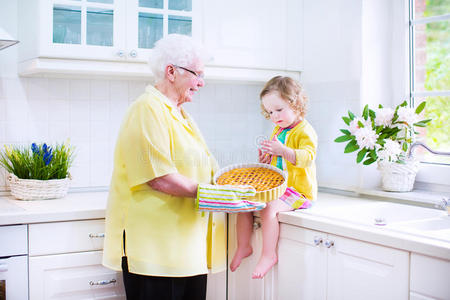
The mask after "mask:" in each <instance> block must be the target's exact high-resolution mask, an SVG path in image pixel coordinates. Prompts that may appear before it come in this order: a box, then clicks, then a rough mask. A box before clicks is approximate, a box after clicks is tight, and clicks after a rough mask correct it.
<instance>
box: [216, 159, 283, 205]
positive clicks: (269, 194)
mask: <svg viewBox="0 0 450 300" xmlns="http://www.w3.org/2000/svg"><path fill="white" fill-rule="evenodd" d="M237 168H266V169H269V170H272V171H275V172H277V173H279V174H280V175H282V176H283V178H284V182H283V183H282V184H281V185H280V186H277V187H274V188H272V189H270V190H267V191H260V192H256V194H255V196H252V197H248V198H246V200H249V201H256V202H264V203H265V202H269V201H272V200H274V199H277V198H279V197H281V196H282V195H283V194H284V192H285V191H286V188H287V173H286V172H283V171H281V170H280V169H278V168H276V167H274V166H272V165H268V164H261V163H253V164H235V165H230V166H228V167H225V168H223V169H220V170H219V171H218V172H217V173H216V174H215V175H214V179H213V180H214V184H217V179H218V178H219V177H220V175H222V174H223V173H225V172H228V171H231V170H233V169H237Z"/></svg>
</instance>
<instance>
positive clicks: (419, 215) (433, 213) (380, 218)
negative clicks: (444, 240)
mask: <svg viewBox="0 0 450 300" xmlns="http://www.w3.org/2000/svg"><path fill="white" fill-rule="evenodd" d="M314 211H315V210H314V208H313V209H312V210H311V213H314ZM317 213H318V214H320V215H322V216H325V217H329V218H333V219H342V220H345V221H348V222H354V223H363V224H372V225H389V224H392V223H399V222H410V221H417V220H424V219H431V218H439V217H442V216H447V213H446V212H444V211H441V210H437V209H431V208H424V207H417V206H412V205H405V204H398V203H391V202H381V201H376V202H375V201H374V202H368V203H364V204H355V205H351V206H349V205H347V206H335V207H321V208H320V209H318V210H317ZM424 226H425V225H424ZM430 226H431V225H430ZM436 226H437V225H436Z"/></svg>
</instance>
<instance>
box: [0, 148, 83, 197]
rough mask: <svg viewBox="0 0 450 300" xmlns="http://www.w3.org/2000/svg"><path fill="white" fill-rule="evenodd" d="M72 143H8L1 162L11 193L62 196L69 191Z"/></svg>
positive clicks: (25, 195)
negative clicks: (25, 144) (49, 144)
mask: <svg viewBox="0 0 450 300" xmlns="http://www.w3.org/2000/svg"><path fill="white" fill-rule="evenodd" d="M73 153H74V152H73V147H71V146H70V145H66V144H64V143H63V144H57V145H55V146H53V147H51V146H48V145H47V144H45V143H43V144H36V143H32V144H31V146H5V149H4V151H2V152H0V166H2V167H4V168H5V169H6V171H7V172H8V173H9V174H8V181H9V184H10V188H11V194H12V195H13V196H14V197H15V198H17V199H20V200H38V199H54V198H61V197H64V196H65V195H66V194H67V190H68V187H69V182H70V174H69V168H70V166H71V165H72V162H73Z"/></svg>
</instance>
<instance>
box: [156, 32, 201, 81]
mask: <svg viewBox="0 0 450 300" xmlns="http://www.w3.org/2000/svg"><path fill="white" fill-rule="evenodd" d="M209 59H210V56H209V54H208V53H207V51H206V49H205V48H204V47H203V46H202V45H201V44H200V43H198V42H196V41H195V40H194V39H193V38H191V37H189V36H186V35H181V34H175V33H174V34H169V35H167V36H165V37H164V38H162V39H160V40H159V41H157V42H156V43H155V47H154V48H153V50H152V52H151V55H150V59H149V62H148V63H149V65H150V68H151V70H152V72H153V76H155V82H159V81H161V80H163V79H164V75H165V70H166V67H167V66H168V65H170V64H173V65H177V66H181V67H188V66H189V65H191V64H193V63H195V61H196V60H200V61H201V62H203V63H206V62H207V61H208V60H209Z"/></svg>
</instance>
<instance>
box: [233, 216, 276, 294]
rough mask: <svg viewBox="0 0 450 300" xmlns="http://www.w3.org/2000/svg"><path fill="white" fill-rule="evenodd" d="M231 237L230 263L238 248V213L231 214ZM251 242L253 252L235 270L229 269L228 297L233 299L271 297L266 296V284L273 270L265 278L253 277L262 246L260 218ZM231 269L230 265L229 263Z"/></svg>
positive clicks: (256, 222) (256, 220)
mask: <svg viewBox="0 0 450 300" xmlns="http://www.w3.org/2000/svg"><path fill="white" fill-rule="evenodd" d="M228 226H229V227H228V228H229V231H228V234H229V238H228V263H229V264H230V263H231V260H232V259H233V256H234V253H235V251H236V248H237V240H236V229H235V228H236V215H230V218H229V225H228ZM251 244H252V247H253V254H252V255H250V256H249V257H247V258H244V259H243V260H242V262H241V265H240V266H239V268H238V269H237V270H236V271H235V272H231V271H228V299H233V300H262V299H270V298H267V297H268V296H266V297H265V290H264V289H265V286H266V285H267V286H270V285H269V284H265V282H266V281H270V280H271V277H272V272H270V274H267V275H266V277H265V278H264V279H252V272H253V270H254V268H255V266H256V264H257V263H258V260H259V256H260V254H261V249H262V248H261V247H262V232H261V222H260V220H259V219H258V218H256V219H255V222H254V232H253V235H252V240H251ZM228 270H229V265H228ZM269 292H270V291H269Z"/></svg>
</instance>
